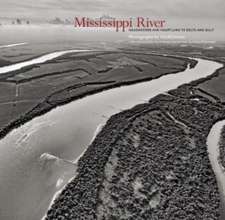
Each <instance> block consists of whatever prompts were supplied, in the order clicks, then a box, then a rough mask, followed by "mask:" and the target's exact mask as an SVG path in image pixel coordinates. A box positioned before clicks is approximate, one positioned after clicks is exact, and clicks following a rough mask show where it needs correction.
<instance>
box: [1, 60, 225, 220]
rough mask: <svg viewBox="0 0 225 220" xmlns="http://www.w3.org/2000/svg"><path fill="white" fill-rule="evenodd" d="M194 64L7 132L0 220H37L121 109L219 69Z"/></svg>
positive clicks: (79, 102)
mask: <svg viewBox="0 0 225 220" xmlns="http://www.w3.org/2000/svg"><path fill="white" fill-rule="evenodd" d="M196 60H197V61H198V64H197V65H196V66H195V68H193V69H189V68H187V69H186V70H185V71H183V72H180V73H177V74H168V75H165V76H162V77H160V78H158V79H155V80H152V81H149V82H144V83H138V84H134V85H130V86H124V87H119V88H114V89H110V90H107V91H104V92H101V93H98V94H94V95H91V96H87V97H85V98H82V99H79V100H77V101H74V102H71V103H69V104H66V105H64V106H60V107H57V108H55V109H53V110H52V111H50V112H48V113H47V114H45V115H43V116H40V117H37V118H34V119H33V120H31V121H30V122H28V123H26V124H24V125H22V126H21V127H19V128H17V129H14V130H13V131H11V132H10V133H9V134H8V135H7V136H6V137H5V138H4V139H2V140H1V141H0V186H1V187H0V219H4V220H18V219H21V220H30V219H32V220H37V219H41V217H42V216H43V215H44V213H45V212H46V209H47V208H48V206H49V204H50V202H51V200H52V198H53V196H54V194H55V193H56V192H57V191H58V190H60V189H61V188H62V187H63V186H64V185H65V184H66V183H67V181H68V180H69V179H70V178H71V177H73V176H74V175H75V168H74V169H73V165H72V169H71V163H70V162H68V161H74V160H76V158H78V157H79V156H80V155H81V154H82V152H83V151H84V150H85V149H86V147H87V146H88V145H89V143H90V142H91V140H92V138H93V136H94V135H95V133H96V130H97V129H98V128H99V125H101V124H104V123H105V122H106V121H107V119H108V118H109V117H110V116H111V115H113V114H115V113H118V112H120V111H122V110H123V109H128V108H131V107H133V106H135V105H136V104H139V103H142V102H145V101H148V100H149V99H150V98H152V97H154V96H156V95H158V94H160V93H163V92H166V91H168V90H171V89H174V88H176V87H177V86H179V85H182V84H184V83H189V82H191V81H193V80H197V79H199V78H202V77H206V76H208V75H211V74H212V73H213V72H214V71H215V70H216V69H218V68H220V67H221V66H222V65H221V64H219V63H217V62H213V61H208V60H203V59H196ZM43 155H44V156H43ZM46 155H47V156H46ZM48 155H54V156H53V157H51V156H50V157H49V156H48ZM53 158H55V159H53ZM59 158H61V159H63V160H61V159H59ZM65 161H67V162H68V163H64V162H65ZM67 165H68V166H67Z"/></svg>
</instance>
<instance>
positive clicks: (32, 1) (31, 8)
mask: <svg viewBox="0 0 225 220" xmlns="http://www.w3.org/2000/svg"><path fill="white" fill-rule="evenodd" d="M224 12H225V1H224V0H138V1H137V0H94V1H93V0H20V1H18V0H7V1H6V0H0V16H1V17H26V18H33V19H50V18H52V17H56V16H59V17H74V16H76V15H86V16H98V15H101V14H106V13H107V14H110V15H113V16H140V15H143V16H156V17H158V16H159V17H161V16H162V17H166V18H180V19H186V18H192V19H198V18H200V19H205V20H206V21H207V20H210V19H214V20H215V21H218V22H219V21H221V20H223V19H224V18H225V13H224Z"/></svg>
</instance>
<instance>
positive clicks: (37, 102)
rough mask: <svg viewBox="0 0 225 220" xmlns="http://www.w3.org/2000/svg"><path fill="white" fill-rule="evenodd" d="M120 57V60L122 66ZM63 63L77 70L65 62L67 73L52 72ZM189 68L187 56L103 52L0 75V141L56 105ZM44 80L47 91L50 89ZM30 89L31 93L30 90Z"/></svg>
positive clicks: (60, 59) (191, 63)
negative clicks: (13, 130) (50, 68)
mask: <svg viewBox="0 0 225 220" xmlns="http://www.w3.org/2000/svg"><path fill="white" fill-rule="evenodd" d="M119 58H120V59H121V58H122V60H123V61H122V63H121V62H120V61H119V60H118V59H119ZM97 59H98V60H101V62H100V63H99V61H98V62H97V61H96V60H97ZM87 60H88V62H87ZM62 62H65V65H68V62H69V63H71V62H72V63H73V65H77V66H76V69H74V68H72V67H71V64H70V66H69V67H66V69H62V71H59V70H58V71H56V69H55V68H57V66H58V64H59V65H60V66H63V64H62ZM188 64H190V68H193V67H194V66H195V65H196V62H195V61H194V60H192V59H187V58H177V57H173V56H172V57H162V56H159V55H152V54H147V53H144V52H140V53H131V52H126V51H117V52H115V51H114V52H105V51H104V52H86V53H83V54H78V55H64V56H62V57H60V58H57V59H55V60H54V61H49V62H46V63H45V64H43V65H41V66H39V67H38V72H37V70H36V69H37V65H31V66H29V67H26V68H25V69H21V70H17V71H13V72H9V73H6V74H3V75H1V77H0V78H1V80H0V84H1V85H2V88H4V91H5V90H6V91H7V90H8V95H6V94H5V92H4V91H2V94H3V96H2V97H0V101H1V100H2V102H0V105H1V109H2V113H1V119H0V120H1V126H0V138H3V137H4V136H5V135H6V134H7V133H8V132H10V131H11V130H12V129H14V128H16V127H19V126H21V125H22V124H24V123H26V122H27V121H29V120H31V119H33V118H34V117H37V116H40V115H42V114H44V113H46V112H48V111H50V110H51V109H53V108H55V107H57V106H60V105H64V104H66V103H69V102H71V101H73V100H76V99H80V98H82V97H85V96H87V95H91V94H95V93H98V92H101V91H104V90H107V89H111V88H115V87H119V86H124V85H130V84H135V83H139V82H145V81H149V80H152V79H157V78H159V77H161V76H162V75H166V74H171V73H178V72H181V71H183V70H184V69H185V68H186V67H187V66H188ZM48 65H50V66H52V67H54V68H53V70H51V72H49V69H48V68H47V70H48V71H47V74H46V73H45V72H46V70H45V68H46V67H47V66H48ZM109 65H111V66H110V68H109ZM42 66H43V68H44V69H43V71H42ZM54 69H55V70H54ZM103 70H104V71H103ZM81 72H82V74H81ZM72 73H74V74H72ZM84 73H85V74H84ZM76 74H78V75H76ZM73 75H74V76H73ZM49 80H50V81H51V84H52V87H51V86H49ZM31 85H32V88H33V87H35V90H33V89H32V90H31ZM14 91H16V93H14ZM37 91H38V92H37ZM10 112H11V114H10ZM9 116H10V117H9Z"/></svg>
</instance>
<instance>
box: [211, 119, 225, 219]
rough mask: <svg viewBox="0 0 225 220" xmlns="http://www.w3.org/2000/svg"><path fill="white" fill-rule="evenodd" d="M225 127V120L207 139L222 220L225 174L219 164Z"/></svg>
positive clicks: (213, 128)
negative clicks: (220, 147) (220, 142)
mask: <svg viewBox="0 0 225 220" xmlns="http://www.w3.org/2000/svg"><path fill="white" fill-rule="evenodd" d="M224 126H225V120H221V121H219V122H217V123H215V124H214V125H213V126H212V128H211V130H210V132H209V135H208V137H207V146H208V153H209V159H210V163H211V165H212V168H213V171H214V173H215V175H216V179H217V184H218V187H219V192H220V201H221V203H220V206H221V207H220V211H221V218H220V219H221V220H224V219H225V172H224V168H223V167H222V164H221V163H220V162H219V154H220V151H219V141H220V137H221V131H222V129H223V127H224Z"/></svg>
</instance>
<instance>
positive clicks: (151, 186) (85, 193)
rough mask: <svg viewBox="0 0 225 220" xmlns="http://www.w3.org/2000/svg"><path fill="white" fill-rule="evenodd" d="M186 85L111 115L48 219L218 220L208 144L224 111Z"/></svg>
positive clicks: (215, 187) (215, 188) (215, 189)
mask: <svg viewBox="0 0 225 220" xmlns="http://www.w3.org/2000/svg"><path fill="white" fill-rule="evenodd" d="M193 92H194V88H192V87H191V86H190V85H185V86H181V87H179V88H178V89H177V90H173V91H170V92H169V94H168V95H159V96H157V97H155V98H153V99H152V100H150V101H149V103H146V104H142V105H138V106H136V107H134V108H132V109H130V110H127V111H124V112H122V113H119V114H117V115H115V116H112V117H111V118H110V120H109V121H108V122H107V124H106V125H105V127H104V128H103V129H102V131H101V132H100V133H99V134H98V135H97V137H96V139H95V140H94V142H93V143H92V144H91V145H90V146H89V148H88V149H87V151H86V152H85V154H84V155H83V157H82V158H81V159H80V161H79V164H78V176H77V177H76V178H75V179H74V180H73V181H72V182H71V183H69V184H68V185H67V187H66V188H65V190H63V192H62V193H61V195H60V196H59V197H58V198H57V199H56V200H55V203H54V205H53V206H52V208H51V209H50V210H49V211H48V214H47V217H46V219H60V218H61V217H60V216H64V217H65V219H73V218H83V219H104V218H106V219H110V218H115V219H118V218H120V217H121V216H124V218H128V217H129V218H133V219H137V218H140V219H147V218H149V219H151V218H157V219H204V220H205V219H218V218H219V193H218V188H217V184H216V180H215V177H214V174H213V171H212V168H211V166H210V162H209V159H208V154H207V146H206V138H207V135H208V133H209V130H210V128H211V126H212V124H214V122H215V121H216V120H218V119H219V118H220V117H224V110H225V109H224V106H223V105H221V104H220V103H212V102H210V101H209V100H208V99H206V98H204V97H201V96H199V95H197V96H196V95H193Z"/></svg>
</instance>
